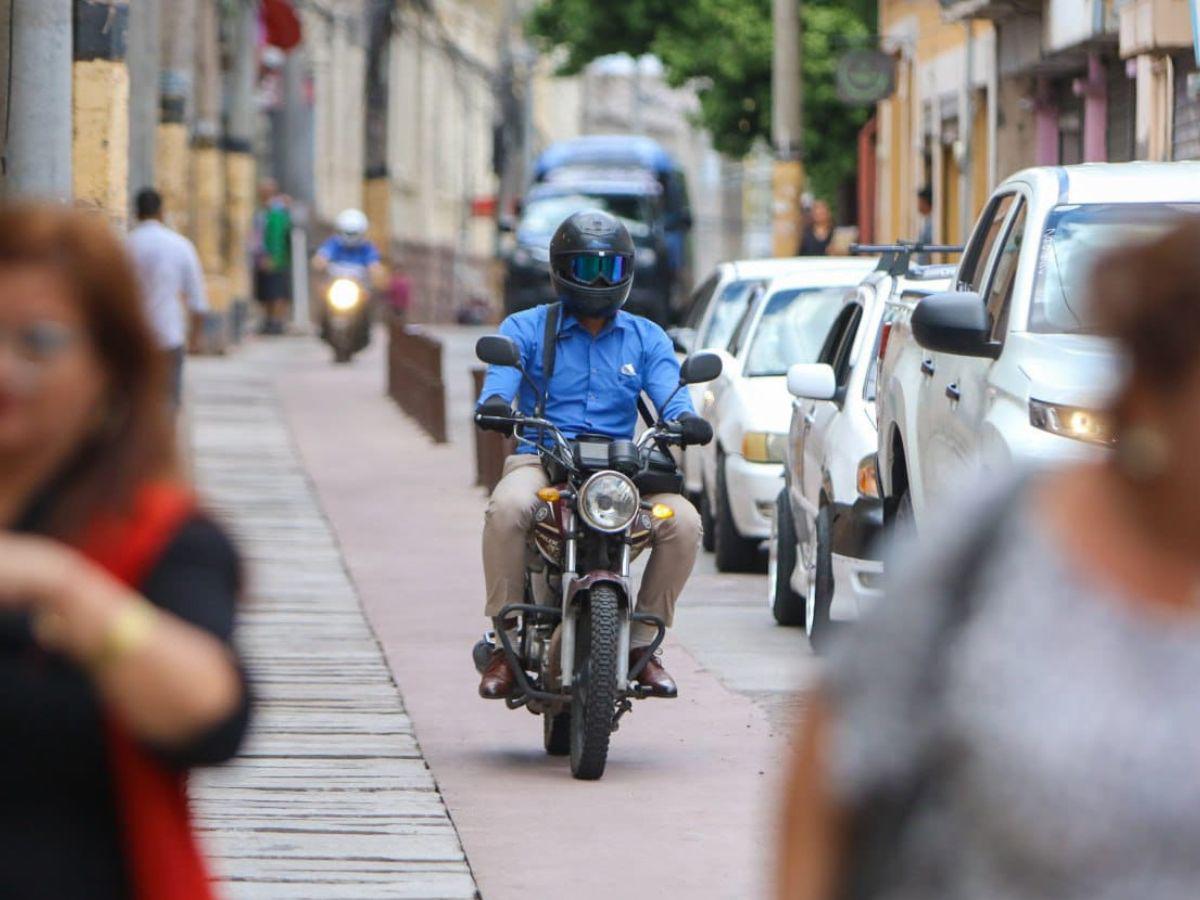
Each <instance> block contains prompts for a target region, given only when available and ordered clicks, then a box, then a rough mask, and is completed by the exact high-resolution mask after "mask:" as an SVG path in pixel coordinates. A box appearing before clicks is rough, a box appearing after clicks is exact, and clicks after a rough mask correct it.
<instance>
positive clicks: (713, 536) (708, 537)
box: [700, 485, 717, 553]
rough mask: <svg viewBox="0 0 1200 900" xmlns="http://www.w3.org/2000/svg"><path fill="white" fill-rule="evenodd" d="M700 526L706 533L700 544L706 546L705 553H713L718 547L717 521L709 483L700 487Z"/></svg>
mask: <svg viewBox="0 0 1200 900" xmlns="http://www.w3.org/2000/svg"><path fill="white" fill-rule="evenodd" d="M700 528H701V530H702V531H703V534H704V536H703V537H702V538H701V539H700V546H702V547H703V548H704V552H705V553H712V552H713V551H714V550H715V549H717V544H716V540H717V523H716V520H715V519H713V514H712V501H710V500H709V499H708V485H704V486H703V487H701V488H700Z"/></svg>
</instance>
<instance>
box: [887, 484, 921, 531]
mask: <svg viewBox="0 0 1200 900" xmlns="http://www.w3.org/2000/svg"><path fill="white" fill-rule="evenodd" d="M916 530H917V522H916V516H915V515H914V514H913V502H912V491H910V490H907V489H906V490H905V491H904V493H903V494H901V495H900V499H899V500H898V501H896V513H895V515H894V517H893V519H892V533H893V534H894V535H895V536H896V537H899V538H905V537H910V536H912V535H913V534H915V533H916Z"/></svg>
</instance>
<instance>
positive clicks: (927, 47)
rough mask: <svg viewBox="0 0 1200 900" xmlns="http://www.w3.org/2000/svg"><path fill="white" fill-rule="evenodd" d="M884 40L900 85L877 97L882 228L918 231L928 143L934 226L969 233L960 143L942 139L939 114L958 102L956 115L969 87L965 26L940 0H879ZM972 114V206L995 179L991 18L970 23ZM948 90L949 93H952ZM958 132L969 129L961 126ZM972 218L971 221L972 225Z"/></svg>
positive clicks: (884, 233) (885, 233)
mask: <svg viewBox="0 0 1200 900" xmlns="http://www.w3.org/2000/svg"><path fill="white" fill-rule="evenodd" d="M879 21H880V32H881V33H882V34H883V35H884V38H883V45H884V47H885V48H887V49H890V50H893V51H894V52H895V54H896V56H897V59H898V64H897V73H896V74H897V78H896V90H895V92H894V93H893V95H892V96H891V97H890V98H888V99H887V100H885V101H883V102H882V103H880V104H879V110H878V113H879V124H880V130H879V138H878V141H879V144H878V149H879V153H878V171H877V176H878V188H877V191H876V196H877V198H878V199H877V201H876V202H877V204H878V206H877V209H876V219H875V221H876V229H877V234H878V237H879V238H880V239H881V240H888V241H890V240H896V239H911V238H915V237H916V235H917V233H918V229H919V224H920V221H919V218H920V217H919V214H918V211H917V199H916V194H917V191H918V190H920V189H921V187H923V186H924V184H925V179H926V175H925V172H924V151H925V149H926V147H928V149H929V151H930V154H931V162H932V167H931V168H932V172H931V174H930V176H929V183H930V186H931V187H932V188H933V191H934V216H935V222H934V234H935V235H936V236H937V237H938V238H939V239H941V240H947V241H957V240H960V239H961V238H962V237H963V234H962V231H963V223H962V222H961V219H962V213H961V207H960V201H959V198H960V197H961V196H962V191H963V189H964V185H963V184H962V183H961V181H960V177H961V173H960V167H959V165H958V163H957V161H956V160H955V154H954V148H953V147H952V146H951V145H949V144H947V143H944V142H943V140H942V135H941V131H942V129H941V125H940V115H941V111H942V110H943V108H944V107H952V109H951V111H950V113H949V114H950V116H951V117H952V118H955V119H957V118H958V116H959V109H960V107H961V104H960V102H959V98H960V96H961V92H962V91H963V88H964V80H965V71H964V69H965V65H966V57H967V53H966V35H967V27H966V25H964V24H963V23H961V22H946V21H943V19H942V9H941V4H940V3H939V2H938V0H880V4H879ZM971 35H972V44H973V46H974V57H975V58H974V61H973V64H972V76H973V77H972V83H973V85H974V90H973V92H972V93H973V101H974V105H973V115H972V118H971V122H970V123H969V137H970V146H971V151H970V158H971V163H972V165H971V173H970V176H969V179H968V180H969V184H968V185H965V187H966V188H967V189H968V190H969V191H970V194H971V207H972V209H973V210H974V211H976V212H977V211H978V210H979V209H981V208H982V206H983V204H984V203H985V202H986V199H987V195H988V192H989V191H990V189H991V185H990V184H989V175H988V173H989V168H990V167H989V165H988V155H987V153H988V147H987V103H986V93H984V92H983V91H981V90H979V88H981V87H982V84H983V80H984V78H983V75H984V73H985V72H986V70H987V66H986V63H987V62H988V60H989V59H990V57H991V55H992V49H991V48H992V47H993V46H994V44H993V43H992V42H993V41H994V34H993V30H992V26H991V24H990V23H987V22H975V23H972V25H971ZM946 98H950V99H946ZM958 134H959V138H960V139H964V138H967V137H968V134H967V133H966V132H965V130H964V129H963V128H962V127H961V126H960V127H959V129H958ZM969 224H970V223H968V227H969Z"/></svg>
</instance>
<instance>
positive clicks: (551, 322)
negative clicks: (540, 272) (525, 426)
mask: <svg viewBox="0 0 1200 900" xmlns="http://www.w3.org/2000/svg"><path fill="white" fill-rule="evenodd" d="M561 313H562V303H551V304H550V305H549V306H548V307H546V330H545V332H544V333H543V335H542V396H541V399H540V400H539V401H538V407H537V414H538V417H539V418H540V417H541V416H542V415H544V414H545V412H546V400H547V399H548V398H549V397H550V379H551V378H553V377H554V357H555V355H556V354H557V353H558V318H559V316H560V315H561Z"/></svg>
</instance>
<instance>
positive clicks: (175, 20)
mask: <svg viewBox="0 0 1200 900" xmlns="http://www.w3.org/2000/svg"><path fill="white" fill-rule="evenodd" d="M161 2H162V18H161V21H160V24H161V25H162V31H161V36H162V44H161V50H162V81H161V83H160V85H159V104H160V105H159V125H158V147H157V149H158V155H157V158H156V160H155V174H156V176H157V178H158V189H159V190H160V191H161V192H162V195H163V205H164V212H165V218H166V221H167V224H168V225H170V226H171V227H172V228H174V229H176V230H177V231H183V232H187V231H189V227H188V226H189V224H190V223H189V219H190V216H189V213H190V208H191V201H190V197H191V191H190V190H189V181H190V179H191V162H190V160H191V154H190V153H189V148H188V144H189V140H190V135H189V134H188V123H189V122H190V121H191V114H192V81H193V69H194V67H195V64H196V60H195V57H196V53H195V40H196V0H161Z"/></svg>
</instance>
